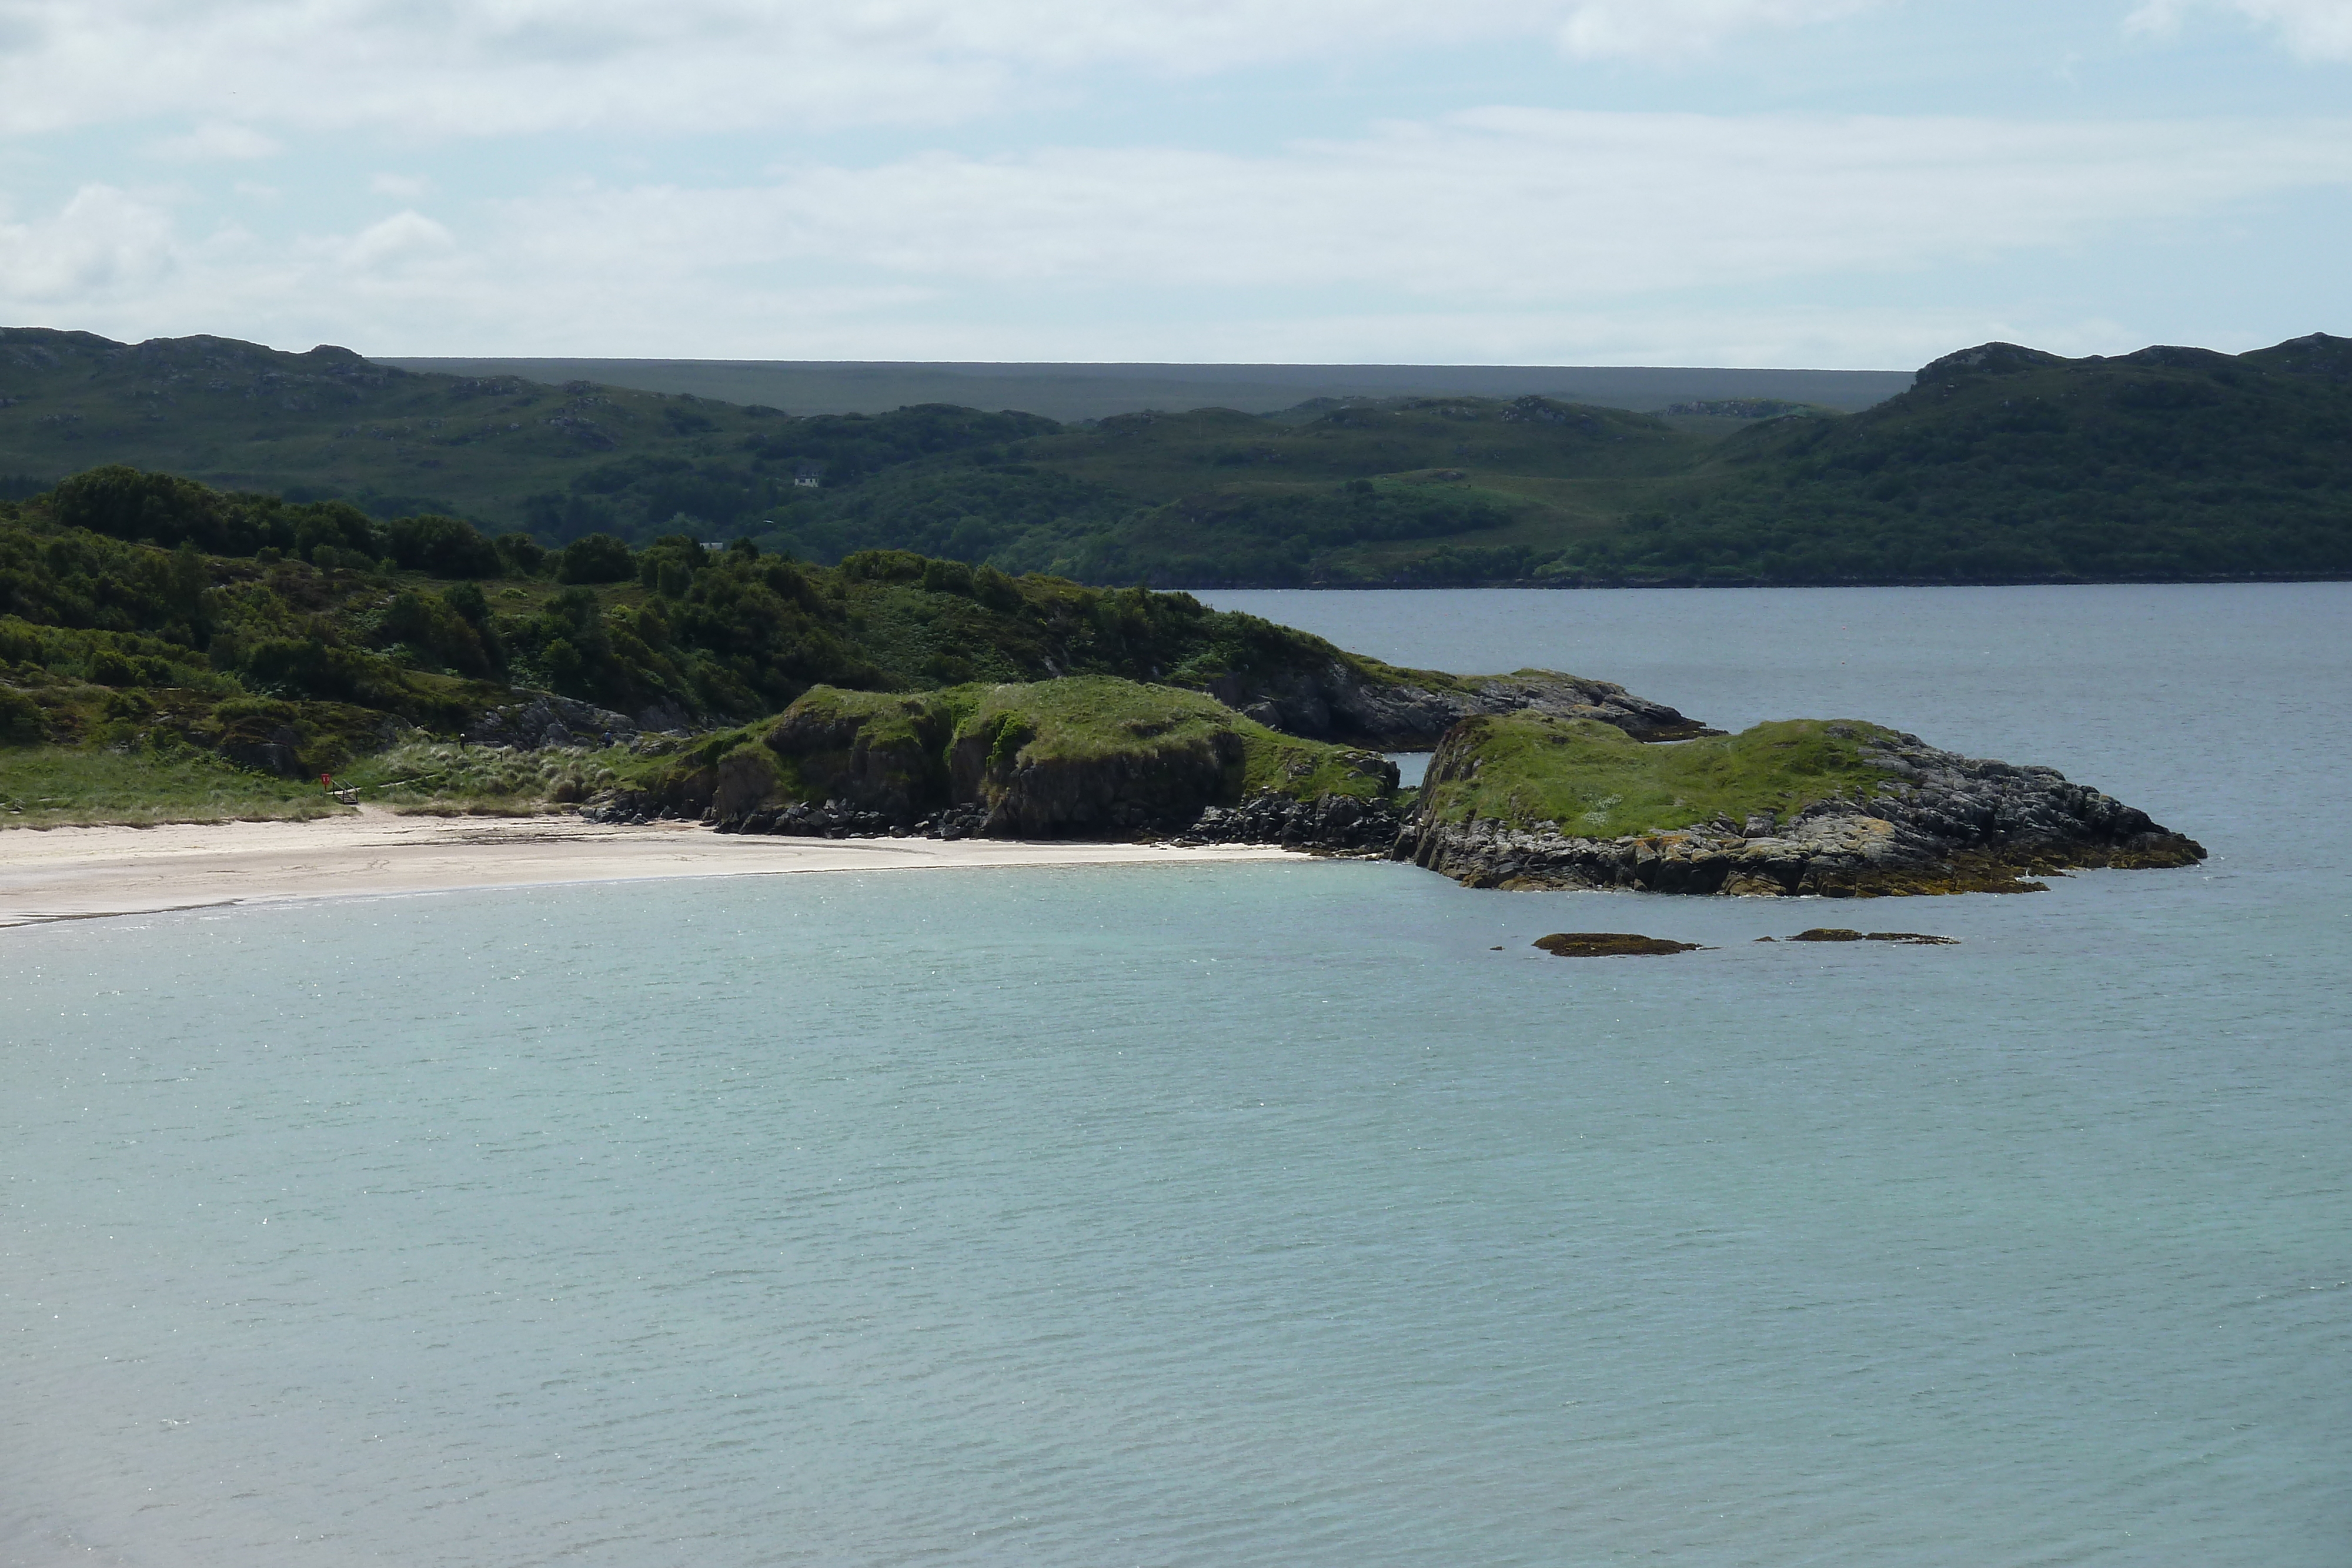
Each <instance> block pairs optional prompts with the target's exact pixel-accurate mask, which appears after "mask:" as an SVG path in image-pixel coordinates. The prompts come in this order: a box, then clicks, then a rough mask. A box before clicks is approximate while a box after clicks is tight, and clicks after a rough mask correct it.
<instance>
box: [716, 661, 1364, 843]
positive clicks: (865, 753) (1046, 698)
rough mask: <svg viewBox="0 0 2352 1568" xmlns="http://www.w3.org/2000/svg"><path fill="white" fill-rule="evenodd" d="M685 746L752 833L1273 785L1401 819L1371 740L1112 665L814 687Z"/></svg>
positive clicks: (1095, 833)
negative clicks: (1150, 681) (1261, 713)
mask: <svg viewBox="0 0 2352 1568" xmlns="http://www.w3.org/2000/svg"><path fill="white" fill-rule="evenodd" d="M689 761H690V762H691V763H692V764H693V767H694V768H703V769H705V770H707V775H708V779H709V803H710V807H711V810H712V811H713V813H714V816H715V818H716V820H717V821H719V824H720V825H721V826H722V827H727V828H730V829H732V830H736V831H754V832H769V831H782V832H804V831H822V832H827V833H833V832H843V831H893V830H896V831H949V832H950V833H951V834H953V835H961V834H962V833H965V832H982V833H986V834H989V835H992V836H995V837H1003V838H1119V837H1133V836H1136V835H1138V834H1145V833H1174V832H1181V831H1184V830H1186V829H1189V828H1191V827H1192V826H1193V825H1194V824H1195V823H1197V822H1199V821H1201V820H1202V816H1203V814H1204V813H1206V812H1209V811H1211V810H1215V809H1219V808H1234V807H1240V806H1243V805H1244V804H1245V803H1247V802H1250V801H1253V800H1281V801H1286V802H1295V803H1312V804H1313V805H1315V807H1316V808H1317V810H1318V813H1319V815H1318V820H1321V819H1322V818H1324V817H1328V818H1329V819H1331V820H1333V821H1338V820H1339V819H1340V818H1343V817H1344V818H1345V819H1346V821H1348V823H1349V824H1350V825H1351V831H1353V830H1354V829H1355V828H1359V827H1360V824H1361V823H1363V822H1364V821H1371V820H1373V819H1376V818H1377V819H1379V821H1377V822H1376V823H1375V827H1376V829H1377V831H1376V833H1375V836H1377V837H1378V838H1380V839H1381V844H1382V847H1385V844H1386V842H1387V841H1389V840H1391V839H1392V838H1393V836H1394V831H1395V827H1394V822H1395V819H1394V817H1393V814H1392V810H1391V804H1390V803H1391V801H1392V799H1393V796H1394V793H1395V789H1396V768H1395V765H1394V764H1392V763H1391V762H1390V761H1389V760H1388V759H1387V758H1384V757H1381V756H1380V755H1379V754H1378V753H1375V752H1369V751H1360V750H1353V749H1350V748H1348V747H1338V746H1331V745H1327V744H1325V743H1322V742H1318V741H1312V740H1303V739H1300V738H1298V737H1295V736H1288V735H1284V734H1281V733H1279V732H1277V731H1276V730H1273V729H1269V728H1268V727H1265V726H1264V725H1262V724H1259V723H1256V722H1255V721H1254V720H1252V719H1248V718H1244V716H1241V715H1240V714H1237V713H1235V712H1234V710H1233V709H1231V708H1229V707H1227V706H1224V705H1223V703H1220V702H1218V701H1217V700H1215V699H1214V698H1213V697H1209V696H1204V695H1202V694H1200V693H1198V692H1192V691H1185V690H1181V689H1178V688H1176V687H1172V686H1160V685H1146V684H1143V683H1141V682H1137V681H1128V680H1121V679H1118V678H1116V677H1112V676H1072V677H1067V678H1065V679H1061V680H1054V681H1037V682H1028V683H1016V684H1008V685H963V686H953V687H949V688H946V689H944V690H941V691H936V692H927V693H922V694H919V695H899V694H890V693H877V692H851V691H840V690H836V689H835V688H833V687H829V686H819V687H816V688H814V689H812V690H811V691H809V692H808V693H806V694H804V695H803V696H802V697H801V698H800V700H798V701H797V702H795V703H793V706H791V707H790V708H788V709H786V710H785V712H784V713H783V715H782V716H781V717H780V718H778V719H777V720H776V722H775V723H774V725H773V726H772V727H769V728H768V729H767V730H766V731H765V733H764V734H763V735H761V736H760V737H759V738H758V741H757V744H756V745H749V744H747V745H740V746H738V747H734V748H733V749H732V750H730V751H728V752H726V753H724V754H722V755H719V756H716V757H714V758H708V759H702V758H695V759H689ZM691 770H692V769H691V768H682V769H681V772H680V777H681V778H683V777H685V774H686V772H688V771H691ZM1334 803H1339V804H1338V805H1336V806H1335V805H1334ZM1382 813H1388V814H1387V815H1385V816H1383V815H1382ZM1248 820H1250V821H1255V817H1252V818H1249V819H1248ZM1349 847H1356V846H1354V845H1353V844H1352V843H1351V844H1350V846H1349Z"/></svg>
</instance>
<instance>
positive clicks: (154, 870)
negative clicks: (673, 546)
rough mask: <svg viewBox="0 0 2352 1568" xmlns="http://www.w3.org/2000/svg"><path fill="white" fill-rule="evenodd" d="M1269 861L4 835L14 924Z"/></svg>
mask: <svg viewBox="0 0 2352 1568" xmlns="http://www.w3.org/2000/svg"><path fill="white" fill-rule="evenodd" d="M1284 853H1285V852H1284V851H1282V850H1277V849H1267V848H1257V847H1231V846H1217V847H1213V848H1202V849H1177V848H1169V847H1163V846H1160V845H1154V844H1093V843H1015V842H1007V841H1002V840H995V839H960V840H957V841H953V842H948V841H942V840H939V839H846V840H830V839H792V838H765V837H748V838H747V837H737V836H733V835H727V834H719V833H714V832H712V831H710V830H709V829H708V828H703V827H698V826H696V825H694V824H691V823H684V822H662V823H655V824H649V825H646V826H644V827H619V826H611V827H608V826H604V825H601V824H597V823H593V822H583V821H580V820H579V819H578V818H577V817H534V818H524V819H500V818H482V817H457V818H447V817H402V816H395V815H394V814H393V813H392V812H390V811H386V810H382V809H381V808H376V807H362V808H361V810H360V811H359V813H358V814H357V815H356V816H349V817H326V818H321V819H319V820H318V821H309V822H220V823H192V824H182V825H177V826H167V827H157V828H50V829H47V830H35V829H26V828H17V829H11V830H7V831H0V925H34V924H38V923H41V922H45V921H52V920H82V919H90V918H93V917H97V916H103V915H144V914H153V913H156V912H159V911H163V910H171V909H195V908H204V907H208V906H214V905H219V904H261V903H277V902H282V901H285V900H288V899H299V898H336V897H348V896H352V895H353V894H389V893H440V892H449V891H453V890H456V889H460V888H479V887H526V886H539V885H547V884H551V883H572V882H625V881H637V880H644V879H648V878H654V877H681V876H767V875H777V874H782V873H793V872H840V871H905V870H922V869H950V868H957V867H971V866H1057V865H1136V864H1152V865H1157V864H1172V863H1178V862H1226V861H1252V860H1270V859H1275V858H1278V857H1280V856H1281V855H1283V854H1284Z"/></svg>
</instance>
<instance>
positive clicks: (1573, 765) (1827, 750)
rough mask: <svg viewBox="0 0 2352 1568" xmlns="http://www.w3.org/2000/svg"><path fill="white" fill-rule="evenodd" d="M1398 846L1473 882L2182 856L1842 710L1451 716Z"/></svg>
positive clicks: (1951, 875) (1736, 890)
mask: <svg viewBox="0 0 2352 1568" xmlns="http://www.w3.org/2000/svg"><path fill="white" fill-rule="evenodd" d="M1398 852H1399V853H1400V855H1409V856H1410V857H1411V858H1412V860H1413V861H1415V862H1417V863H1419V864H1421V865H1424V866H1428V867H1430V868H1431V869H1433V870H1435V871H1440V872H1443V873H1444V874H1446V875H1448V876H1451V877H1454V879H1455V880H1457V881H1459V882H1463V883H1467V884H1469V885H1471V886H1475V887H1503V888H1561V887H1570V888H1580V887H1622V888H1641V889H1647V890H1650V891H1654V892H1660V893H1697V894H1759V895H1768V896H1769V895H1780V894H1828V895H1832V896H1871V895H1874V894H1914V893H1920V894H1924V893H1975V892H1986V893H2016V892H2027V891H2033V890H2035V889H2037V888H2038V887H2039V885H2040V884H2038V883H2032V882H2030V881H2027V880H2025V878H2026V877H2027V876H2028V875H2030V874H2031V873H2035V872H2042V871H2052V870H2056V869H2059V868H2061V867H2064V866H2081V865H2095V866H2117V867H2148V866H2178V865H2188V864H2191V863H2193V862H2196V861H2199V860H2201V859H2203V858H2204V854H2205V852H2204V850H2203V849H2202V848H2201V847H2200V846H2199V845H2198V844H2197V843H2196V842H2195V841H2193V840H2190V839H2188V838H2184V837H2182V836H2181V835H2180V834H2178V833H2175V832H2172V831H2169V830H2168V829H2165V828H2162V827H2159V826H2158V825H2157V824H2156V823H2154V822H2152V821H2149V820H2148V817H2147V813H2146V812H2144V811H2140V810H2136V809H2134V808H2132V807H2128V806H2126V805H2124V804H2122V803H2121V802H2120V801H2117V800H2114V799H2112V798H2110V797H2108V796H2106V795H2104V794H2102V793H2100V792H2099V791H2098V790H2096V789H2090V788H2088V787H2086V786H2084V785H2080V784H2074V783H2070V782H2068V781H2067V779H2065V778H2064V777H2063V776H2062V775H2060V774H2059V773H2057V772H2055V771H2053V769H2050V768H2020V767H2014V766H2012V765H2011V764H2008V763H2004V762H1990V761H1985V760H1981V759H1979V758H1967V757H1961V756H1958V755H1956V754H1954V753H1952V752H1948V751H1941V750H1937V748H1935V747H1930V746H1927V744H1926V743H1925V742H1923V741H1921V740H1920V739H1919V737H1916V736H1913V735H1906V734H1903V733H1902V732H1900V731H1897V730H1892V729H1888V728H1886V727H1884V726H1880V725H1873V724H1865V723H1862V722H1860V721H1856V720H1816V719H1793V720H1787V721H1783V722H1780V723H1774V724H1762V725H1758V726H1756V727H1754V728H1752V729H1748V730H1746V731H1743V732H1742V733H1740V734H1738V735H1735V736H1724V737H1709V738H1705V739H1698V740H1692V741H1687V742H1685V743H1682V744H1680V745H1673V746H1645V745H1643V744H1641V743H1639V742H1636V741H1634V740H1633V739H1632V738H1630V737H1627V736H1626V735H1625V733H1624V732H1623V731H1622V730H1620V729H1617V728H1614V727H1611V726H1608V725H1603V724H1596V723H1591V722H1587V721H1582V720H1576V719H1560V718H1555V717H1551V716H1546V715H1542V714H1536V713H1517V714H1508V715H1502V716H1491V717H1483V718H1475V719H1469V720H1465V722H1463V723H1462V724H1460V725H1457V726H1456V727H1454V729H1453V730H1452V731H1450V732H1449V733H1448V734H1447V736H1446V737H1445V740H1444V743H1443V744H1442V745H1441V746H1440V747H1438V751H1437V755H1436V756H1435V757H1434V758H1432V759H1431V763H1430V769H1429V775H1428V778H1427V779H1426V781H1425V782H1424V784H1423V788H1422V793H1421V810H1420V815H1419V817H1418V820H1417V821H1415V823H1414V825H1413V827H1412V831H1411V832H1410V833H1409V834H1408V835H1407V838H1406V839H1405V840H1403V841H1400V844H1399V851H1398Z"/></svg>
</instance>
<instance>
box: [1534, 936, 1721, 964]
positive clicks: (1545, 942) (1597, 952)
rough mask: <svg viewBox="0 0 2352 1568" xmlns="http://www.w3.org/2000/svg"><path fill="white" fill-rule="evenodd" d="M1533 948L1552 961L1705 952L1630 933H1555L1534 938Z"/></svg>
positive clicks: (1693, 944)
mask: <svg viewBox="0 0 2352 1568" xmlns="http://www.w3.org/2000/svg"><path fill="white" fill-rule="evenodd" d="M1533 945H1534V946H1538V947H1540V948H1542V949H1543V950H1544V951H1545V952H1547V953H1549V954H1550V955H1551V956H1553V957H1555V958H1635V957H1646V956H1654V955H1663V954H1667V953H1699V952H1704V951H1705V950H1706V949H1704V948H1703V947H1701V946H1699V944H1697V943H1696V942H1675V941H1673V940H1670V939H1669V938H1667V937H1664V936H1639V935H1637V934H1635V933H1633V932H1631V931H1555V932H1553V933H1552V934H1551V935H1550V936H1538V937H1537V938H1536V939H1535V942H1534V944H1533Z"/></svg>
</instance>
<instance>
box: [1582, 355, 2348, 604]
mask: <svg viewBox="0 0 2352 1568" xmlns="http://www.w3.org/2000/svg"><path fill="white" fill-rule="evenodd" d="M1562 556H1563V559H1561V561H1560V562H1559V563H1558V564H1557V566H1556V568H1555V570H1560V571H1563V572H1564V573H1567V574H1572V575H1580V576H1584V577H1588V578H1591V579H1595V580H1620V579H1623V578H1628V577H1632V578H1663V579H1683V580H1691V579H1696V580H1760V581H1780V582H1823V581H1840V580H1877V581H1888V580H1893V581H1984V580H2014V581H2053V580H2054V581H2065V580H2076V579H2092V580H2118V579H2120V580H2131V579H2199V578H2227V577H2303V576H2316V577H2326V576H2336V575H2341V574H2344V573H2347V572H2352V340H2345V339H2342V338H2331V337H2326V336H2325V335H2316V334H2315V335H2314V336H2312V337H2308V338H2301V339H2297V340H2294V341H2292V342H2287V343H2282V344H2279V345H2278V346H2277V347H2275V348H2270V349H2262V350H2255V351H2253V352H2252V353H2246V354H2238V355H2228V354H2217V353H2211V352H2209V351H2207V350H2201V349H2176V348H2154V349H2143V350H2139V351H2138V352H2137V353H2133V354H2125V355H2121V356H2118V357H2116V358H2111V359H2102V358H2096V357H2094V358H2090V359H2083V360H2065V359H2061V358H2059V357H2058V356H2056V355H2054V354H2045V353H2040V352H2037V351H2035V350H2032V349H2021V348H2018V347H2016V346H2014V345H2011V344H2006V343H1989V344H1986V345H1984V346H1982V347H1980V348H1976V349H1970V350H1966V351H1964V352H1962V353H1958V354H1953V355H1950V356H1948V357H1947V358H1945V359H1941V360H1938V361H1936V362H1935V363H1933V364H1931V365H1929V366H1927V368H1926V369H1925V370H1923V371H1920V373H1919V382H1918V385H1917V386H1916V388H1914V389H1913V390H1912V391H1910V392H1906V393H1904V394H1903V395H1902V396H1900V397H1897V398H1894V399H1892V400H1890V401H1888V402H1885V403H1882V404H1880V405H1879V406H1877V407H1875V408H1873V409H1870V410H1867V411H1866V412H1864V413H1857V414H1853V415H1850V416H1847V417H1845V418H1842V419H1829V420H1808V421H1801V422H1800V421H1787V420H1781V421H1774V422H1772V423H1767V424H1762V425H1759V426H1756V427H1753V428H1751V429H1749V430H1748V431H1747V432H1745V433H1743V434H1740V435H1738V436H1737V437H1735V438H1734V439H1732V440H1730V441H1728V442H1727V443H1725V444H1723V445H1722V446H1721V447H1720V448H1719V449H1718V451H1717V455H1716V456H1715V457H1714V458H1713V459H1712V460H1711V462H1710V463H1709V464H1708V465H1706V468H1705V470H1704V473H1703V475H1702V476H1700V477H1699V478H1698V479H1697V480H1696V482H1694V483H1691V484H1688V485H1686V486H1681V487H1679V488H1676V489H1674V490H1671V491H1670V492H1668V493H1667V494H1665V495H1664V497H1662V499H1661V501H1660V503H1659V504H1658V505H1657V506H1655V507H1649V508H1646V509H1644V510H1642V511H1640V512H1637V513H1635V514H1634V515H1633V516H1632V517H1630V518H1628V519H1627V521H1626V524H1625V526H1624V527H1623V528H1622V529H1620V530H1618V531H1616V532H1614V533H1612V534H1611V535H1609V536H1607V537H1604V538H1590V539H1587V540H1582V541H1579V542H1577V543H1576V544H1573V545H1571V546H1570V548H1569V549H1567V550H1565V551H1563V552H1562Z"/></svg>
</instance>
